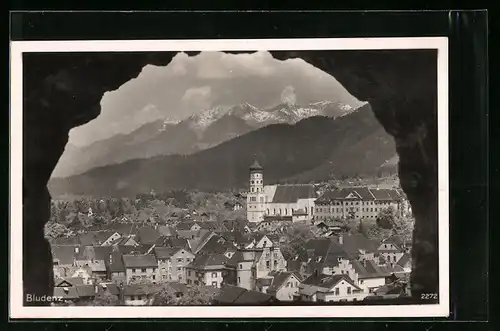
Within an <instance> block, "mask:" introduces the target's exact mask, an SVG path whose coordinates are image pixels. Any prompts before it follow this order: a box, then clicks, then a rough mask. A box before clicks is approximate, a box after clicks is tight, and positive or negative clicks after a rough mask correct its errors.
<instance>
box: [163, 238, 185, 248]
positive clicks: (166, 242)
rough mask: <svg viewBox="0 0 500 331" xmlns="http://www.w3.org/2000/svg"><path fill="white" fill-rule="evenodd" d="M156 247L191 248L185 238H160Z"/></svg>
mask: <svg viewBox="0 0 500 331" xmlns="http://www.w3.org/2000/svg"><path fill="white" fill-rule="evenodd" d="M155 246H156V247H171V248H189V244H188V240H187V239H185V238H175V237H164V236H162V237H160V238H158V240H156V243H155Z"/></svg>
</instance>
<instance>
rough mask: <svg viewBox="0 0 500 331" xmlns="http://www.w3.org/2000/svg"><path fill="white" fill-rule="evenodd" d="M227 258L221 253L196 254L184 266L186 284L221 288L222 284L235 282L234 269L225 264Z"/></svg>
mask: <svg viewBox="0 0 500 331" xmlns="http://www.w3.org/2000/svg"><path fill="white" fill-rule="evenodd" d="M228 261H229V259H228V258H227V257H226V256H224V255H223V254H204V255H199V256H196V257H195V259H194V261H193V262H191V263H190V264H189V265H187V266H186V278H187V284H188V285H191V284H193V285H205V286H213V287H215V288H221V286H222V285H223V284H235V282H236V281H235V278H236V270H235V268H234V267H233V266H231V265H227V262H228Z"/></svg>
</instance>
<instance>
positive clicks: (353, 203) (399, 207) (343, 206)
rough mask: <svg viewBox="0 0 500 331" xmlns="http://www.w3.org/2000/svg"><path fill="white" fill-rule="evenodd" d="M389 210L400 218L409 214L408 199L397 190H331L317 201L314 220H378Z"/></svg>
mask: <svg viewBox="0 0 500 331" xmlns="http://www.w3.org/2000/svg"><path fill="white" fill-rule="evenodd" d="M387 208H393V209H394V211H395V212H396V215H399V216H403V215H408V213H409V210H408V203H407V201H406V198H405V197H404V196H403V195H402V193H401V192H400V191H399V190H396V189H372V188H367V187H355V188H344V189H339V190H330V191H327V192H325V193H323V194H322V195H321V196H320V197H319V198H318V199H316V201H315V213H314V220H315V221H322V220H327V219H345V218H348V217H353V218H355V219H376V218H377V216H378V215H379V213H380V212H381V211H382V210H384V209H387Z"/></svg>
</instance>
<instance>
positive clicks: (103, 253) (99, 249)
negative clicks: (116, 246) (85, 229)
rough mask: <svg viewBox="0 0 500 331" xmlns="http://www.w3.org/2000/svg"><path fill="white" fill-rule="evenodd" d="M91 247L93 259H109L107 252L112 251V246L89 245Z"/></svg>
mask: <svg viewBox="0 0 500 331" xmlns="http://www.w3.org/2000/svg"><path fill="white" fill-rule="evenodd" d="M89 248H91V249H92V252H93V256H92V258H93V259H94V260H103V261H105V260H108V259H109V254H111V252H113V247H112V246H96V247H89Z"/></svg>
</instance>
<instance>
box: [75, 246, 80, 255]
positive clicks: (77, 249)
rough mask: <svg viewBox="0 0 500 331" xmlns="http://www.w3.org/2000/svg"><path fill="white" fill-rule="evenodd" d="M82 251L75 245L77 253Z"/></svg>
mask: <svg viewBox="0 0 500 331" xmlns="http://www.w3.org/2000/svg"><path fill="white" fill-rule="evenodd" d="M79 252H80V247H78V246H75V253H76V254H78V253H79Z"/></svg>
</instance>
